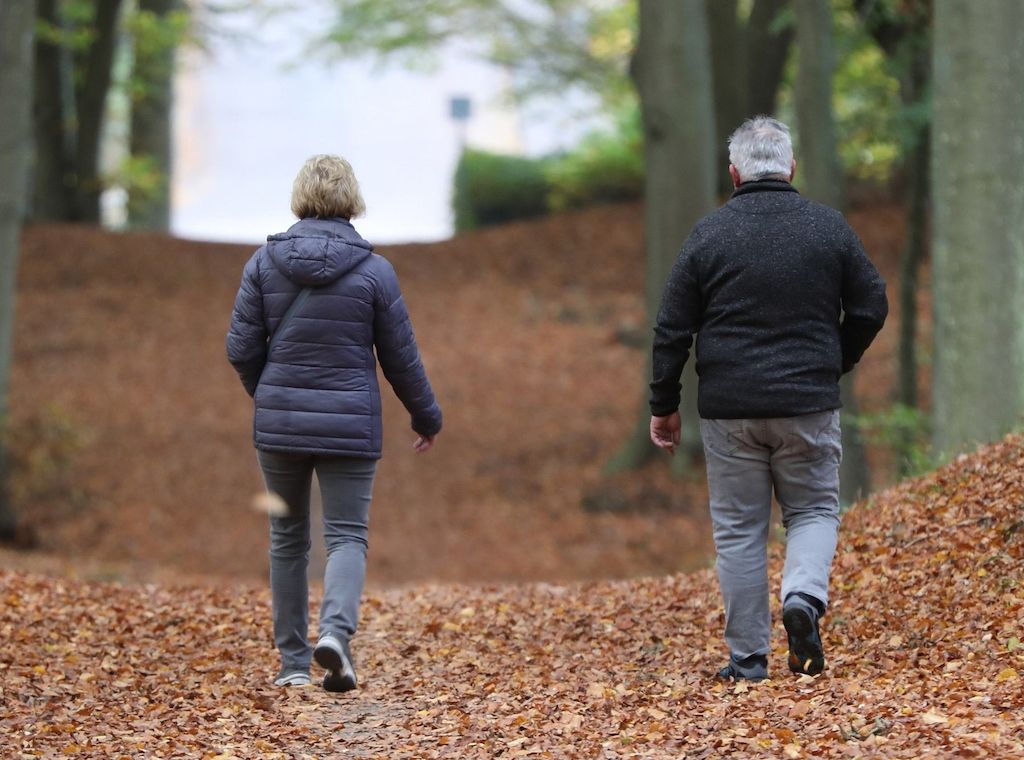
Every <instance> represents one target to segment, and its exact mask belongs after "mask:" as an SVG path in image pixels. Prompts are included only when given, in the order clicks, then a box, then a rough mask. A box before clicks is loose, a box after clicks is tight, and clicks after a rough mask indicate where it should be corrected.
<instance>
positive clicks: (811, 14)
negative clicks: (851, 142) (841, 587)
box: [795, 0, 871, 504]
mask: <svg viewBox="0 0 1024 760" xmlns="http://www.w3.org/2000/svg"><path fill="white" fill-rule="evenodd" d="M795 9H796V27H797V30H796V39H797V52H798V57H797V82H796V114H797V126H798V131H799V137H800V146H799V147H800V156H799V161H800V163H799V166H800V173H801V174H802V176H803V178H804V179H803V182H802V183H801V185H802V186H803V188H804V192H805V193H806V195H808V196H809V197H811V198H813V199H814V200H816V201H820V202H821V203H825V204H828V205H829V206H832V207H833V208H837V209H840V210H842V209H844V208H845V207H846V198H845V192H844V187H843V174H842V169H841V168H840V165H839V153H838V151H837V149H836V137H835V120H834V117H833V113H832V72H833V70H834V65H835V64H834V61H833V52H832V35H833V30H832V9H831V7H830V6H829V4H828V3H823V2H821V0H795ZM840 389H841V391H842V400H843V421H842V430H843V463H842V467H841V469H840V473H839V484H840V498H841V500H842V501H843V502H844V503H847V504H849V503H852V502H854V501H856V500H857V499H858V498H860V497H861V496H863V495H864V494H866V493H868V492H869V491H870V490H871V479H870V474H869V471H868V462H867V456H866V454H865V451H864V442H863V440H862V438H861V435H860V432H859V430H858V428H857V414H858V411H859V410H858V404H857V396H856V393H855V391H854V380H853V373H852V372H851V373H848V374H847V375H845V376H844V377H843V379H842V382H841V383H840Z"/></svg>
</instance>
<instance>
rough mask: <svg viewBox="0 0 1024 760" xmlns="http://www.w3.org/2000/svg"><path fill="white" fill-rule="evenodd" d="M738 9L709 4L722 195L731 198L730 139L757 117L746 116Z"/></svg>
mask: <svg viewBox="0 0 1024 760" xmlns="http://www.w3.org/2000/svg"><path fill="white" fill-rule="evenodd" d="M737 5H738V3H737V0H707V13H708V29H709V32H710V43H711V73H712V83H713V85H714V89H713V92H714V101H715V155H716V156H717V158H716V161H715V162H716V164H717V166H716V174H717V180H716V183H717V185H716V190H717V191H718V194H719V195H728V194H729V193H730V192H731V190H732V177H730V176H729V145H728V143H727V140H728V138H729V135H730V134H732V132H733V130H734V129H736V127H738V126H739V125H740V123H741V122H742V121H743V120H744V119H745V118H747V117H749V116H753V115H754V114H751V113H748V112H747V73H748V72H747V55H746V53H747V48H746V45H745V41H744V37H745V35H744V29H743V26H742V25H741V24H740V19H739V13H738V7H737Z"/></svg>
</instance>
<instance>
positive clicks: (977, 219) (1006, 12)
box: [932, 0, 1024, 454]
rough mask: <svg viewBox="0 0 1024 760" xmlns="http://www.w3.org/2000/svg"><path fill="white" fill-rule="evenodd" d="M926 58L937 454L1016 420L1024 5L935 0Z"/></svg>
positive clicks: (1022, 393) (1022, 257)
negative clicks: (929, 69)
mask: <svg viewBox="0 0 1024 760" xmlns="http://www.w3.org/2000/svg"><path fill="white" fill-rule="evenodd" d="M934 28H935V43H934V57H933V64H934V66H933V75H934V96H933V97H934V99H933V109H934V118H933V121H932V129H933V134H932V140H933V151H932V195H933V198H934V222H933V239H932V250H933V254H932V260H933V272H934V274H933V280H934V286H933V293H934V297H933V300H934V319H935V363H934V370H933V401H934V404H933V419H934V425H933V430H934V445H935V448H936V449H937V450H938V451H939V452H942V453H945V454H954V453H956V452H958V451H961V450H964V449H967V448H970V447H972V446H974V445H975V444H977V443H980V442H985V441H991V440H994V439H996V438H999V437H1000V436H1002V435H1003V434H1004V433H1006V432H1007V431H1008V430H1010V429H1011V428H1013V427H1015V426H1017V425H1020V423H1021V419H1022V416H1024V383H1022V381H1021V378H1022V377H1024V326H1022V320H1021V314H1022V313H1024V90H1022V88H1021V81H1022V80H1024V37H1022V36H1021V34H1020V30H1021V29H1022V28H1024V3H1021V2H1020V0H989V2H985V3H979V2H972V1H970V0H937V1H936V3H935V27H934Z"/></svg>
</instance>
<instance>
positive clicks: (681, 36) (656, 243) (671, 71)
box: [608, 0, 715, 471]
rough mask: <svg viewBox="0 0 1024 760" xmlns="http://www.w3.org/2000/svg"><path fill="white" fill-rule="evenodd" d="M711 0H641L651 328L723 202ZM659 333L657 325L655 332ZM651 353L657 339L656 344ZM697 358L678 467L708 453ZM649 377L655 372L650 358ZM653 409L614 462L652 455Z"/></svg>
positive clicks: (615, 466) (638, 78)
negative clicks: (698, 232) (698, 233)
mask: <svg viewBox="0 0 1024 760" xmlns="http://www.w3.org/2000/svg"><path fill="white" fill-rule="evenodd" d="M708 56H709V44H708V26H707V16H706V14H705V5H704V0H678V1H675V0H674V1H673V2H670V3H666V2H663V0H640V37H639V41H638V44H637V51H636V55H635V56H634V59H633V78H634V81H635V82H636V86H637V90H638V92H639V94H640V107H641V113H642V115H643V123H644V156H645V160H646V166H647V172H646V181H645V186H644V196H645V204H644V209H645V210H644V231H645V238H646V239H645V243H644V248H645V251H646V290H645V297H646V302H647V316H648V327H649V328H651V329H652V330H653V325H654V321H655V319H656V317H657V312H658V306H659V304H660V303H661V296H662V291H663V290H664V287H665V281H666V280H667V279H668V273H669V271H670V270H671V268H672V264H673V263H674V262H675V260H676V256H677V255H678V253H679V249H680V247H681V246H682V243H683V241H684V240H685V239H686V236H687V235H688V234H689V232H690V229H691V228H692V227H693V225H694V224H696V222H697V220H698V219H700V218H701V217H702V216H704V215H705V214H707V213H709V212H710V211H711V210H712V209H713V208H714V205H715V165H714V160H715V151H714V139H715V125H714V115H713V111H712V102H711V74H710V66H709V57H708ZM652 334H653V333H652V332H651V331H650V330H649V331H648V335H649V336H650V335H652ZM647 354H648V357H650V343H649V342H648V351H647ZM695 363H696V362H695V361H694V360H691V361H690V362H688V363H687V366H688V368H689V369H688V370H687V371H686V372H684V373H683V379H682V383H683V400H682V406H681V408H680V416H681V417H682V419H683V442H682V445H681V446H680V450H679V454H678V455H677V456H676V460H677V462H676V463H675V465H674V466H675V468H676V469H677V471H679V470H681V469H683V468H686V467H687V466H689V465H692V462H693V460H694V458H695V457H697V456H699V455H700V451H701V443H700V431H699V429H698V425H697V420H698V417H697V398H696V394H697V382H696V374H695V372H694V370H693V366H694V365H695ZM647 367H648V369H647V372H646V377H650V359H649V358H648V365H647ZM649 421H650V412H649V411H648V409H647V406H646V405H644V407H643V408H642V410H641V412H640V414H639V420H638V422H637V425H636V428H635V429H634V432H633V435H632V436H631V437H630V439H629V440H628V441H627V442H626V444H625V446H624V447H623V448H622V449H621V450H620V451H619V453H618V454H616V456H615V457H614V458H613V460H612V461H611V462H610V463H609V465H608V469H609V470H611V471H617V470H624V469H630V468H633V467H637V466H639V465H640V464H642V463H643V462H644V461H645V460H647V459H648V458H650V457H651V456H652V455H653V454H654V453H655V452H656V449H655V447H654V445H653V444H652V443H651V442H650V438H649V434H648V429H649Z"/></svg>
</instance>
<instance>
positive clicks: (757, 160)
mask: <svg viewBox="0 0 1024 760" xmlns="http://www.w3.org/2000/svg"><path fill="white" fill-rule="evenodd" d="M729 161H730V163H732V165H733V166H735V167H736V171H738V172H739V173H740V179H741V180H742V181H744V182H748V181H751V180H756V179H765V178H766V177H782V178H783V179H789V175H790V172H791V171H792V167H793V143H792V141H791V140H790V139H789V127H787V126H786V125H785V124H783V123H782V122H781V121H778V120H777V119H773V118H771V117H770V116H755V117H754V118H752V119H747V120H746V121H745V122H743V123H742V124H740V126H739V128H738V129H737V130H736V131H735V132H733V133H732V135H731V136H730V137H729Z"/></svg>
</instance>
